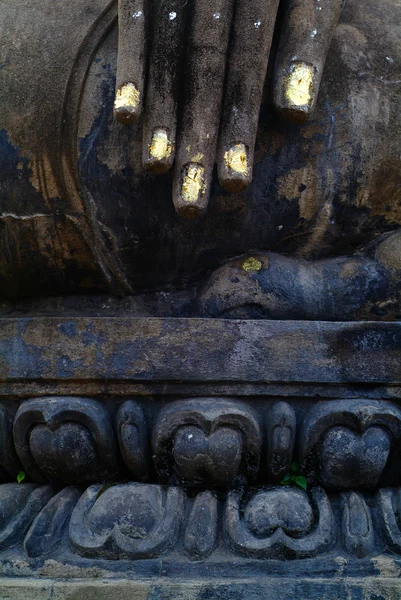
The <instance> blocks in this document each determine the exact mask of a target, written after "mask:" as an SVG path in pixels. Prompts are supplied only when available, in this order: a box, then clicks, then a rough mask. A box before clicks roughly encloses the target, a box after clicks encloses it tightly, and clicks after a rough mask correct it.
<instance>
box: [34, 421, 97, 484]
mask: <svg viewBox="0 0 401 600" xmlns="http://www.w3.org/2000/svg"><path fill="white" fill-rule="evenodd" d="M29 441H30V447H31V452H32V456H33V458H34V459H35V462H36V463H37V465H38V466H39V468H40V470H41V471H42V473H43V475H44V476H45V477H47V478H48V479H50V480H51V481H61V482H63V483H65V484H74V483H89V482H92V481H97V477H98V476H99V473H98V471H99V466H98V460H97V456H96V452H95V449H94V446H93V441H92V437H91V435H90V433H89V431H88V430H87V429H86V428H85V427H84V426H83V425H80V424H78V423H65V424H63V425H61V427H59V428H58V429H56V430H55V431H51V430H50V429H49V428H48V427H46V425H37V426H36V427H34V428H33V430H32V432H31V435H30V440H29Z"/></svg>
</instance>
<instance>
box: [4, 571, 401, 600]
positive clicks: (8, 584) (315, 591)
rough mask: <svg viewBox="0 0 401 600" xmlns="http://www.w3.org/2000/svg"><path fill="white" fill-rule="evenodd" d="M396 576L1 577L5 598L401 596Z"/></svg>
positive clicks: (360, 599) (394, 599)
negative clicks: (313, 577) (220, 577)
mask: <svg viewBox="0 0 401 600" xmlns="http://www.w3.org/2000/svg"><path fill="white" fill-rule="evenodd" d="M400 597H401V581H400V580H399V579H398V578H397V577H393V578H392V577H372V578H341V577H338V578H332V579H308V578H296V577H294V578H288V579H282V578H273V577H264V578H255V579H247V580H240V579H239V580H237V579H230V580H228V581H222V580H217V581H213V582H210V581H207V582H206V581H200V580H197V579H195V580H191V581H171V580H169V579H166V578H160V579H155V580H152V581H149V580H145V579H142V580H141V579H138V580H135V579H132V580H130V579H99V580H94V579H87V580H85V579H84V580H56V579H43V580H40V579H28V578H27V579H25V578H23V579H11V578H10V579H3V580H2V581H1V583H0V598H1V599H2V600H49V599H50V598H51V599H52V600H115V599H116V598H119V599H121V600H270V599H272V600H273V599H274V600H287V599H288V600H295V599H296V600H340V599H341V600H342V599H344V600H351V599H352V600H353V599H355V600H356V599H357V600H399V598H400Z"/></svg>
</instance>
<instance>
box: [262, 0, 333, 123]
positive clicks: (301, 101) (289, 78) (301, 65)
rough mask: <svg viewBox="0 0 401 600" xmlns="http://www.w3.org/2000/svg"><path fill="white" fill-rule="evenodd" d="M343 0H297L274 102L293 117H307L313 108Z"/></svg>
mask: <svg viewBox="0 0 401 600" xmlns="http://www.w3.org/2000/svg"><path fill="white" fill-rule="evenodd" d="M342 5H343V0H330V1H329V0H294V1H293V2H292V3H291V5H290V9H289V12H288V15H287V19H286V22H285V25H284V30H283V35H282V38H281V41H280V47H279V51H278V54H277V59H276V65H275V83H274V103H275V105H276V107H277V108H278V109H279V110H280V111H281V112H282V113H283V114H284V115H285V116H286V117H287V118H289V119H291V120H294V121H305V120H306V119H307V118H308V117H309V115H310V114H311V112H312V111H313V109H314V107H315V104H316V99H317V95H318V92H319V86H320V81H321V78H322V74H323V68H324V63H325V60H326V56H327V52H328V50H329V47H330V43H331V39H332V35H333V32H334V29H335V27H336V25H337V23H338V20H339V18H340V15H341V10H342Z"/></svg>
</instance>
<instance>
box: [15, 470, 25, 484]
mask: <svg viewBox="0 0 401 600" xmlns="http://www.w3.org/2000/svg"><path fill="white" fill-rule="evenodd" d="M24 479H25V472H24V471H20V472H19V473H18V475H17V481H18V483H22V482H23V481H24Z"/></svg>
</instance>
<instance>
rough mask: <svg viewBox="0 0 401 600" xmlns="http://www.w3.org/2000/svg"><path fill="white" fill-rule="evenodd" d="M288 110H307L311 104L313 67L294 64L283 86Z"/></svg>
mask: <svg viewBox="0 0 401 600" xmlns="http://www.w3.org/2000/svg"><path fill="white" fill-rule="evenodd" d="M284 91H285V98H286V100H287V102H288V104H289V108H292V107H296V108H300V109H301V108H302V109H304V110H305V109H309V108H311V106H312V103H313V67H312V66H310V65H307V64H306V63H298V64H295V65H294V66H293V67H292V69H291V72H290V74H289V75H288V77H287V79H286V81H285V84H284Z"/></svg>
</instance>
